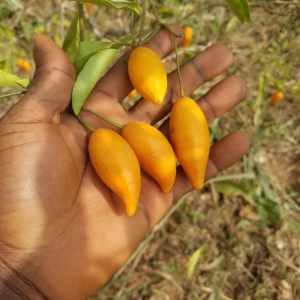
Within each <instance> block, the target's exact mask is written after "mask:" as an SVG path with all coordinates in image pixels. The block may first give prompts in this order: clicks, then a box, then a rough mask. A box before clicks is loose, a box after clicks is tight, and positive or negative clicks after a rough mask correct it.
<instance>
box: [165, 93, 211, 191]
mask: <svg viewBox="0 0 300 300" xmlns="http://www.w3.org/2000/svg"><path fill="white" fill-rule="evenodd" d="M170 139H171V144H172V147H173V149H174V152H175V154H176V156H177V158H178V160H179V162H180V164H181V166H182V168H183V169H184V171H185V173H186V175H187V177H188V178H189V180H190V181H191V183H192V185H193V187H194V188H195V189H197V190H198V189H202V187H203V184H204V175H205V169H206V165H207V160H208V155H209V150H210V138H209V129H208V126H207V122H206V119H205V116H204V114H203V112H202V111H201V109H200V108H199V106H198V105H197V103H196V102H195V101H193V100H192V99H191V98H188V97H182V98H179V99H178V100H177V102H176V103H175V104H174V106H173V108H172V111H171V116H170Z"/></svg>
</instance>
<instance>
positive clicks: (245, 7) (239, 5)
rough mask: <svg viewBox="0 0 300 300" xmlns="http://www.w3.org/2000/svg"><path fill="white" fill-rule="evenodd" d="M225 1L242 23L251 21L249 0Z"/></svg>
mask: <svg viewBox="0 0 300 300" xmlns="http://www.w3.org/2000/svg"><path fill="white" fill-rule="evenodd" d="M225 2H226V3H227V4H228V7H229V9H230V10H231V11H232V12H233V13H234V14H235V15H236V16H237V18H238V19H239V20H240V22H241V23H242V24H244V23H249V24H250V23H251V19H250V9H249V4H248V2H247V0H225Z"/></svg>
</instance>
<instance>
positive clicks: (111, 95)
mask: <svg viewBox="0 0 300 300" xmlns="http://www.w3.org/2000/svg"><path fill="white" fill-rule="evenodd" d="M172 27H173V29H174V30H175V31H176V32H177V33H179V34H183V35H184V32H183V30H182V28H180V27H178V26H176V25H173V26H172ZM32 43H33V44H34V49H33V56H34V60H35V63H36V72H35V75H34V80H33V84H32V86H31V87H30V88H29V90H28V92H27V94H26V95H25V96H24V97H23V98H22V99H21V101H19V102H18V103H17V104H16V105H15V106H14V107H13V108H12V109H11V110H10V111H9V112H8V113H7V114H6V115H5V116H4V117H3V118H2V119H1V122H0V170H1V172H0V182H1V185H0V224H1V227H0V249H1V250H0V266H1V268H0V277H1V278H6V277H7V276H8V274H10V275H11V276H12V278H13V276H14V275H13V273H11V272H12V271H11V269H12V268H13V269H14V270H16V271H17V272H18V273H19V274H21V275H22V276H23V277H24V279H25V281H26V280H27V281H30V282H31V283H32V284H34V285H35V286H36V287H37V288H38V289H39V290H40V291H41V292H42V293H43V294H44V295H45V296H46V297H47V298H48V299H56V300H60V299H61V300H68V299H72V300H77V299H78V300H81V299H86V298H88V297H89V296H91V295H92V294H93V293H95V292H96V291H97V290H98V289H99V288H100V287H101V286H103V284H104V283H105V282H107V280H108V279H109V278H110V277H111V276H112V275H113V274H114V273H115V272H116V271H117V270H118V269H119V268H120V267H121V266H122V265H123V264H124V263H125V261H126V260H127V259H128V258H129V256H130V255H131V254H132V253H133V251H134V250H135V249H136V247H137V246H138V244H139V243H140V242H141V241H142V239H143V238H144V236H145V235H146V233H147V232H148V231H149V230H150V229H151V228H152V227H153V226H154V225H155V224H156V223H157V222H158V221H159V220H160V219H161V218H162V217H163V216H164V215H165V213H166V212H167V211H168V209H169V208H170V207H171V205H172V204H173V202H174V201H177V200H178V199H179V198H180V197H181V196H183V195H184V194H186V193H187V192H189V191H191V190H192V186H191V184H190V182H189V180H188V178H187V177H186V175H185V173H184V172H183V170H182V168H181V167H180V166H179V167H178V169H177V178H176V182H175V185H174V187H173V190H172V191H171V192H170V193H168V194H164V193H162V192H161V190H160V188H159V186H158V185H157V183H156V182H155V181H154V180H153V179H152V178H150V177H149V176H148V175H147V174H145V173H142V190H141V196H140V205H139V207H138V209H137V212H136V214H135V215H134V216H133V217H128V216H127V215H126V213H125V210H124V206H123V204H122V202H121V201H120V200H119V199H118V198H117V197H116V196H115V195H114V194H113V193H112V192H111V191H110V190H109V189H108V188H107V187H106V186H105V185H104V184H103V182H102V181H101V180H100V179H99V178H98V176H97V175H96V173H95V171H94V170H93V167H92V165H91V163H90V161H89V158H88V151H87V145H88V138H89V135H90V133H89V132H88V130H87V129H85V128H84V127H83V126H82V125H81V123H79V121H78V120H77V119H76V118H75V117H74V116H73V115H72V114H71V113H70V111H69V109H68V104H69V101H70V97H71V91H72V87H73V85H74V80H75V70H74V68H73V65H72V63H71V61H70V60H69V58H68V57H67V56H66V54H65V53H64V52H63V51H62V50H61V49H60V48H59V47H58V46H56V45H55V44H54V42H52V41H51V40H50V39H49V38H47V37H45V36H42V35H35V36H34V37H33V38H32ZM177 43H178V46H180V45H181V44H182V43H183V38H181V39H177ZM146 47H149V48H151V49H152V50H154V51H155V52H156V53H157V54H158V55H159V56H160V57H161V58H163V57H165V56H167V55H169V54H171V53H172V52H173V50H174V45H173V38H172V36H171V35H170V33H169V32H167V31H166V30H164V29H163V30H161V31H160V32H159V33H158V34H157V35H156V36H155V37H154V38H153V40H152V41H151V42H149V43H148V44H147V45H146ZM129 55H130V53H125V54H124V55H123V56H122V57H121V58H120V59H119V61H118V62H117V63H116V64H115V65H114V66H113V67H112V68H111V69H110V71H109V72H108V73H107V74H106V75H105V76H104V77H103V78H102V79H101V80H100V81H99V82H98V84H97V86H96V87H95V88H94V90H93V91H92V92H91V94H90V96H89V98H88V100H87V101H86V103H85V107H87V108H90V109H92V110H94V111H95V112H97V113H99V114H101V115H104V116H106V117H107V118H109V119H110V120H111V121H114V122H116V123H119V124H126V123H128V122H130V121H137V120H138V121H142V122H147V123H150V124H155V123H156V122H157V121H159V120H160V119H161V118H163V117H164V116H165V115H166V114H168V113H169V112H170V109H171V107H172V105H173V104H174V103H175V101H176V100H177V99H178V97H179V94H180V89H179V83H178V78H177V74H176V71H174V72H173V73H171V74H170V75H169V76H168V92H167V95H166V97H165V101H164V103H163V104H162V105H161V106H155V105H153V104H151V103H149V102H147V101H146V100H144V99H141V100H140V101H139V102H137V104H136V105H135V106H134V107H133V108H131V109H130V110H129V111H126V110H124V109H123V107H122V105H121V104H120V103H121V101H122V100H123V99H124V98H125V97H126V95H128V94H129V93H130V91H131V90H132V89H133V87H132V85H131V82H130V80H129V77H128V72H127V62H128V58H129ZM232 59H233V58H232V54H231V52H230V51H229V49H228V48H227V47H225V46H222V45H214V46H211V47H209V48H208V49H206V50H205V51H203V52H202V53H200V54H198V55H196V56H195V57H194V58H193V59H192V60H191V62H189V63H187V64H185V65H184V66H182V67H181V74H182V79H183V87H184V91H185V95H189V94H190V93H192V92H193V91H194V90H195V89H196V88H198V87H199V86H200V85H201V84H202V83H203V82H205V81H207V80H210V79H212V78H214V77H215V76H217V75H219V74H221V73H223V72H224V71H226V69H228V68H229V67H230V65H231V64H232ZM246 91H247V88H246V85H245V83H244V81H243V80H242V79H240V78H238V77H235V76H231V77H228V78H225V79H223V80H222V81H221V82H220V83H218V84H217V85H216V86H215V87H213V88H212V89H211V90H210V91H209V92H208V93H207V94H206V95H205V96H204V97H202V98H200V99H199V100H198V101H197V103H198V104H199V106H200V107H201V109H202V110H203V112H204V114H205V117H206V119H207V121H208V122H212V121H213V120H214V119H215V118H216V117H218V116H221V115H222V114H223V113H225V112H227V111H228V110H230V109H231V108H233V107H234V106H236V105H237V104H238V103H240V102H241V101H242V100H243V99H244V98H245V96H246ZM81 117H82V119H84V120H85V122H87V123H88V124H89V125H91V126H92V127H94V128H101V127H102V128H103V127H105V128H110V129H113V130H116V131H117V132H120V131H118V129H116V128H114V127H112V126H110V125H108V124H106V123H105V122H104V121H102V120H100V119H98V118H96V117H95V116H93V115H91V114H89V113H87V112H82V113H81ZM160 130H161V131H162V132H163V133H164V134H165V135H166V136H167V137H168V121H166V122H165V123H164V124H163V125H162V126H161V128H160ZM248 148H249V140H248V137H247V136H246V135H245V134H244V133H242V132H236V133H231V134H229V135H228V136H226V137H224V138H223V139H222V140H220V141H218V142H217V143H216V144H214V145H213V146H212V147H211V150H210V158H209V161H208V165H207V169H206V176H205V180H208V179H210V178H211V177H213V176H215V175H216V174H217V173H219V172H220V171H222V170H224V169H225V168H227V167H229V166H231V165H232V164H234V163H235V162H236V161H238V160H239V159H241V158H242V156H243V155H245V153H246V152H247V150H248ZM1 261H2V263H1ZM4 262H5V263H4ZM8 265H9V266H10V267H11V268H8ZM7 278H8V279H7V280H8V281H10V277H7ZM16 282H18V283H19V285H20V286H22V287H23V289H24V291H26V293H27V294H28V295H29V297H30V299H40V298H39V297H38V296H37V293H36V292H34V291H33V290H32V288H30V287H28V285H26V284H25V283H24V284H23V283H22V282H23V281H20V280H19V279H18V278H17V279H16ZM11 283H12V284H13V285H14V281H13V280H11ZM0 288H1V285H0ZM0 295H1V292H0ZM14 299H18V298H17V297H15V298H14Z"/></svg>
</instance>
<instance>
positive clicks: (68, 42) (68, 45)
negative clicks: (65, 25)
mask: <svg viewBox="0 0 300 300" xmlns="http://www.w3.org/2000/svg"><path fill="white" fill-rule="evenodd" d="M79 42H80V37H79V13H78V12H77V13H76V14H75V16H74V18H73V20H72V23H71V25H70V27H69V30H68V32H67V34H66V37H65V40H64V43H63V46H62V49H63V50H64V51H65V52H66V53H67V55H68V56H69V57H70V60H71V61H72V62H73V61H74V59H75V56H76V53H77V50H78V47H79Z"/></svg>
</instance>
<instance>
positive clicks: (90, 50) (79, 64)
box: [73, 41, 111, 74]
mask: <svg viewBox="0 0 300 300" xmlns="http://www.w3.org/2000/svg"><path fill="white" fill-rule="evenodd" d="M109 44H111V43H107V42H99V41H94V42H80V43H79V47H78V52H77V54H76V57H75V59H74V62H73V64H74V67H75V69H76V73H77V74H79V73H80V71H81V70H82V68H83V67H84V65H85V63H86V62H87V61H88V60H89V58H90V57H91V56H93V55H94V54H96V53H97V52H99V51H100V50H102V49H103V48H105V47H106V46H107V45H109Z"/></svg>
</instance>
